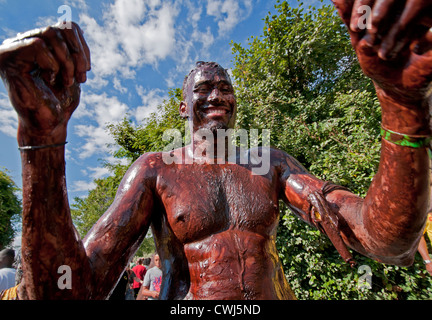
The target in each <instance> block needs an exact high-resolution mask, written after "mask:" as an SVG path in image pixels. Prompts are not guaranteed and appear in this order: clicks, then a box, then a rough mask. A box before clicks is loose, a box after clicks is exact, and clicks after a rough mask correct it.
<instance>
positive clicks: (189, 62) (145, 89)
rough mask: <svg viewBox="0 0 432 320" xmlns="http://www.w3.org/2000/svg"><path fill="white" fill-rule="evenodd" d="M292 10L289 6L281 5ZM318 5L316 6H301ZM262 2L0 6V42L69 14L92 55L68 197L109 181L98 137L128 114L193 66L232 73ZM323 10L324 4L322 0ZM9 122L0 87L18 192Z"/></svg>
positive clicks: (143, 108)
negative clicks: (212, 65)
mask: <svg viewBox="0 0 432 320" xmlns="http://www.w3.org/2000/svg"><path fill="white" fill-rule="evenodd" d="M288 2H289V3H290V4H292V5H295V4H296V3H297V0H290V1H288ZM303 2H304V3H305V4H306V5H309V4H312V5H320V2H319V1H318V0H304V1H303ZM275 3H276V1H268V0H240V1H235V0H203V1H198V0H181V1H167V0H103V1H95V0H63V1H56V0H38V1H34V0H25V1H24V0H0V41H3V40H4V39H6V38H9V37H13V36H15V35H16V34H17V33H18V32H23V31H26V30H29V29H33V28H35V27H43V26H47V25H50V24H54V23H56V22H57V20H58V19H59V18H60V17H61V16H62V15H63V14H64V12H63V11H60V13H58V9H59V7H60V6H62V5H67V6H69V7H70V8H71V14H72V20H73V21H76V22H78V24H79V25H80V26H81V28H82V29H83V31H84V34H85V37H86V40H87V42H88V45H89V47H90V50H91V53H92V71H91V72H90V73H89V74H88V81H87V82H86V83H85V84H84V85H82V95H81V103H80V106H79V107H78V109H77V110H76V112H75V113H74V115H73V117H72V119H71V121H70V123H69V126H68V142H69V143H68V145H67V147H66V164H67V167H66V168H67V172H66V178H67V184H68V192H69V198H70V200H71V201H72V199H73V198H74V197H76V196H85V195H86V194H87V193H88V190H89V189H91V188H92V187H93V183H92V181H93V180H94V179H95V178H101V177H104V176H107V175H109V172H108V171H107V169H105V168H103V166H102V163H101V161H100V159H103V160H108V161H111V160H112V157H111V154H110V151H112V150H113V147H108V146H107V144H109V143H111V142H112V138H111V137H110V136H109V134H108V133H107V131H106V130H105V128H106V125H107V123H116V122H118V121H120V120H121V119H122V118H123V117H124V116H125V115H129V116H130V117H131V119H132V120H133V121H134V122H135V123H137V124H138V123H140V122H141V121H142V120H143V118H144V117H145V116H147V115H149V114H150V113H151V112H152V111H153V110H154V109H155V107H156V106H157V105H158V104H160V103H161V102H162V101H163V99H164V98H166V97H167V95H168V90H169V88H176V87H180V86H181V84H182V81H183V78H184V76H185V75H186V74H187V73H188V72H189V70H190V69H191V68H192V67H193V65H194V64H195V61H199V60H206V61H217V62H219V63H221V64H222V65H223V66H224V67H225V68H231V67H232V60H233V56H232V53H231V48H230V41H231V40H233V41H235V42H239V43H242V44H243V45H246V43H247V39H248V38H249V37H251V36H258V35H261V34H262V30H263V27H264V22H263V18H264V17H265V16H266V14H267V13H268V12H269V11H271V12H273V11H274V4H275ZM324 3H325V4H329V3H330V0H325V1H324ZM16 127H17V120H16V115H15V113H14V111H13V109H12V107H11V106H10V103H9V100H8V97H7V94H6V90H5V88H4V86H3V84H1V85H0V144H1V146H2V148H1V151H0V168H1V167H5V168H7V169H8V170H9V172H10V175H11V176H12V177H13V179H14V180H15V182H16V183H17V185H18V186H19V187H21V185H22V184H21V162H20V157H19V151H18V150H17V142H16Z"/></svg>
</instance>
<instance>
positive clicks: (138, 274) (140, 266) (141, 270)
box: [132, 258, 147, 299]
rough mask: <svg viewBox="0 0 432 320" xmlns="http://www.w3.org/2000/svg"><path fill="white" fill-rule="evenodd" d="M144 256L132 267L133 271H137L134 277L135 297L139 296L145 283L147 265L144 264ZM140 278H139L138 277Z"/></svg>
mask: <svg viewBox="0 0 432 320" xmlns="http://www.w3.org/2000/svg"><path fill="white" fill-rule="evenodd" d="M143 261H144V258H139V259H138V261H137V265H136V266H135V267H133V268H132V271H133V272H135V275H136V278H134V281H133V285H132V288H133V290H134V295H135V299H136V297H137V296H138V292H139V290H140V288H141V285H142V283H143V279H144V275H145V274H146V271H147V269H146V267H144V266H143ZM137 278H138V279H137Z"/></svg>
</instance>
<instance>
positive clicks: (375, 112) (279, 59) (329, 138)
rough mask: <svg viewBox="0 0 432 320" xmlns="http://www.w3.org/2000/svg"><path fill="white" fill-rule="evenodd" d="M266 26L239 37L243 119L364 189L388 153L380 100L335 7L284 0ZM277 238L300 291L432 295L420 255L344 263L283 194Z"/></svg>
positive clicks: (336, 295) (315, 166)
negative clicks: (401, 263) (383, 149)
mask: <svg viewBox="0 0 432 320" xmlns="http://www.w3.org/2000/svg"><path fill="white" fill-rule="evenodd" d="M275 9H276V11H277V13H276V14H270V13H269V14H268V15H267V16H266V17H265V27H264V30H263V34H262V35H261V36H259V37H252V38H250V39H249V42H248V44H247V45H246V46H244V45H242V44H239V43H232V50H233V53H234V55H235V68H234V70H233V75H234V78H235V82H236V85H237V88H236V92H237V96H238V103H239V110H238V126H239V127H241V128H259V129H263V128H267V129H271V132H272V136H271V143H272V145H273V146H275V147H277V148H280V149H283V150H285V151H287V152H288V153H289V154H291V155H292V156H294V157H295V158H297V159H298V160H299V161H300V162H301V163H302V164H303V165H304V166H305V167H306V168H307V169H308V170H309V171H310V172H311V173H312V174H314V175H316V176H317V177H319V178H321V179H323V180H327V181H333V182H335V183H337V184H340V185H343V186H345V187H348V188H349V189H350V190H351V191H352V192H354V193H356V194H358V195H360V196H364V195H365V194H366V192H367V190H368V188H369V185H370V183H371V181H372V178H373V176H374V174H375V172H376V170H377V167H378V163H379V157H380V138H379V128H380V117H381V113H380V108H379V104H378V101H377V98H376V96H375V92H374V88H373V85H372V83H371V81H369V79H367V78H366V77H365V76H364V75H363V73H362V71H361V68H360V66H359V64H358V62H357V58H356V56H355V53H354V51H353V49H352V47H351V45H350V40H349V35H348V33H347V31H346V28H345V26H344V25H343V24H342V23H341V20H340V18H339V17H338V16H337V14H336V12H335V9H334V8H333V7H332V6H323V7H322V8H320V9H315V8H313V7H308V8H305V7H304V6H303V5H302V4H301V3H298V6H297V7H295V8H294V7H290V6H289V5H288V3H287V2H286V1H284V2H281V1H277V3H276V5H275ZM281 220H282V223H281V226H280V227H279V230H278V237H277V246H278V251H279V255H280V258H281V260H282V263H283V265H284V270H285V272H286V275H287V278H288V280H289V283H290V285H291V286H292V288H293V290H294V291H295V293H296V295H297V297H298V298H300V299H428V298H431V297H432V291H431V289H430V288H431V284H432V282H431V280H430V277H429V276H427V273H426V271H425V268H424V265H422V263H421V259H420V257H419V255H417V256H418V257H417V258H418V259H417V260H416V262H415V264H414V265H413V266H412V267H410V268H400V267H395V266H387V265H383V264H381V263H378V262H375V261H373V260H371V259H368V258H365V257H363V256H361V255H359V254H355V253H354V256H355V258H356V260H357V261H358V265H359V266H362V265H364V266H366V267H367V268H369V269H368V270H370V271H371V272H372V274H373V276H372V288H371V289H367V288H366V286H363V287H362V289H359V283H361V280H362V279H363V278H364V274H362V273H361V271H362V270H363V269H360V268H356V269H351V268H350V267H349V266H348V265H346V264H345V263H344V262H343V261H342V259H341V258H340V257H339V254H338V253H337V251H336V250H335V249H334V247H333V246H332V244H331V242H330V241H329V240H328V239H327V238H326V237H324V236H322V235H321V234H320V232H319V231H317V230H315V229H312V228H311V227H309V226H308V225H306V224H305V223H303V222H301V221H299V220H298V218H296V217H295V216H294V215H293V214H292V213H291V212H290V210H289V209H288V208H287V207H286V206H285V205H284V204H282V203H281Z"/></svg>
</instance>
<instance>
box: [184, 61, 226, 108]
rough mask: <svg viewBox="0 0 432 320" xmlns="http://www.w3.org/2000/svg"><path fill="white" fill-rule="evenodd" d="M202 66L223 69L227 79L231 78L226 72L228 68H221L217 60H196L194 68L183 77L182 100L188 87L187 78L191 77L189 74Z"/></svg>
mask: <svg viewBox="0 0 432 320" xmlns="http://www.w3.org/2000/svg"><path fill="white" fill-rule="evenodd" d="M203 67H208V68H210V69H220V70H223V71H224V73H225V75H226V77H227V79H228V80H229V81H230V82H231V78H230V76H229V74H228V70H227V69H225V68H223V67H222V66H221V65H220V64H219V63H217V62H213V61H210V62H205V61H197V62H196V64H195V68H193V69H192V70H191V71H190V72H189V74H188V75H187V76H186V77H185V78H184V81H183V100H186V94H187V92H188V87H189V78H190V77H191V75H193V74H195V73H196V72H197V71H198V70H199V69H202V68H203Z"/></svg>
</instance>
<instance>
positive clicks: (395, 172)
mask: <svg viewBox="0 0 432 320" xmlns="http://www.w3.org/2000/svg"><path fill="white" fill-rule="evenodd" d="M377 93H378V98H379V99H380V102H381V106H382V112H383V114H382V126H383V128H385V129H388V130H392V131H395V132H399V133H403V134H406V135H410V136H414V137H417V136H418V137H421V136H425V137H426V136H429V135H430V127H429V115H428V112H425V111H423V110H427V108H424V106H420V105H409V104H408V103H406V102H402V101H401V102H396V101H394V100H393V99H391V98H389V97H387V96H386V95H385V94H384V93H383V92H382V91H380V90H377ZM398 138H399V137H398V136H396V137H393V136H390V137H389V139H390V140H392V139H398ZM414 140H415V141H421V138H420V139H417V138H415V139H414ZM393 141H394V140H393ZM429 189H430V187H429V158H428V154H427V148H426V146H421V144H420V145H418V146H416V147H410V146H402V145H398V144H396V143H394V142H390V141H388V140H386V139H382V145H381V160H380V165H379V168H378V172H377V174H376V176H375V178H374V180H373V182H372V184H371V186H370V189H369V191H368V194H367V196H366V198H365V201H364V204H363V208H362V219H363V225H364V228H365V233H366V238H367V239H369V240H368V241H369V242H368V243H367V244H366V246H367V248H368V250H369V251H371V252H373V255H375V256H377V257H378V259H380V260H382V261H384V262H388V263H395V264H411V263H412V260H413V258H414V254H415V252H416V249H417V247H416V246H417V243H418V240H419V237H420V236H421V234H422V231H423V227H424V222H425V219H426V211H427V209H428V198H429V192H430V190H429Z"/></svg>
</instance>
